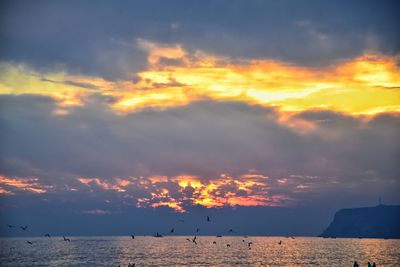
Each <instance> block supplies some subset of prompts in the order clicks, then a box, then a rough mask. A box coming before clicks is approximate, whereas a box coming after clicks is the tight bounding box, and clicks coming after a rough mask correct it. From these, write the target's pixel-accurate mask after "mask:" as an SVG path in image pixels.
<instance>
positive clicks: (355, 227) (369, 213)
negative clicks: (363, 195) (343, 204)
mask: <svg viewBox="0 0 400 267" xmlns="http://www.w3.org/2000/svg"><path fill="white" fill-rule="evenodd" d="M319 236H320V237H333V238H335V237H349V238H396V239H399V238H400V206H389V205H378V206H376V207H366V208H353V209H341V210H339V211H338V212H336V214H335V217H334V219H333V222H332V223H331V224H330V225H329V226H328V228H327V229H326V230H325V231H324V232H323V233H322V234H320V235H319Z"/></svg>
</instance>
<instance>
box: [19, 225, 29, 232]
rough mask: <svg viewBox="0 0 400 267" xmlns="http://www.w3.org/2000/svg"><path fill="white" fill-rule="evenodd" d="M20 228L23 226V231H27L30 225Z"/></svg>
mask: <svg viewBox="0 0 400 267" xmlns="http://www.w3.org/2000/svg"><path fill="white" fill-rule="evenodd" d="M19 228H21V229H22V230H23V231H26V229H27V228H28V226H27V225H26V226H20V227H19Z"/></svg>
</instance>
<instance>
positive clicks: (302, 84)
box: [0, 39, 400, 115]
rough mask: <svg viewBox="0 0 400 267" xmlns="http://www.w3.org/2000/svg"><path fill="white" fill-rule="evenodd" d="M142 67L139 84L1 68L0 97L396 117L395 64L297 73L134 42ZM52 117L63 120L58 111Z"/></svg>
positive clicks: (369, 60) (385, 61) (371, 58)
mask: <svg viewBox="0 0 400 267" xmlns="http://www.w3.org/2000/svg"><path fill="white" fill-rule="evenodd" d="M138 46H139V47H140V48H142V49H143V50H145V51H146V52H147V53H148V57H147V63H148V67H147V69H146V70H143V71H141V72H139V73H136V74H132V77H133V75H135V76H137V77H138V78H139V79H138V81H137V82H136V83H133V82H132V81H131V80H120V81H107V80H105V79H103V78H99V77H89V76H76V75H75V76H72V75H68V74H67V73H66V72H57V73H46V74H40V73H37V72H35V71H33V70H31V69H29V68H28V67H27V66H23V65H12V64H6V63H3V64H2V65H1V67H0V93H1V94H39V95H46V96H50V97H53V98H55V99H56V100H58V101H59V103H60V104H61V105H64V106H68V105H81V104H83V102H84V101H85V99H86V97H87V96H88V95H90V94H91V93H93V92H98V93H101V94H103V95H107V96H112V97H114V98H116V99H117V101H116V102H115V103H112V104H110V105H111V107H112V108H113V109H114V110H115V111H116V112H134V111H138V110H141V109H143V108H159V109H166V108H172V107H177V106H183V105H188V104H190V103H192V102H194V101H198V100H202V99H208V100H213V101H240V102H245V103H249V104H257V105H263V106H274V107H277V108H279V109H280V110H281V111H283V112H297V111H304V110H309V109H321V108H322V109H330V110H334V111H339V112H345V113H350V114H376V113H380V112H399V111H400V90H399V88H400V71H399V67H398V64H397V62H398V58H397V57H389V56H385V55H382V54H373V53H369V54H365V55H363V56H360V57H357V58H354V59H351V60H348V61H344V62H341V63H339V64H336V65H332V66H327V67H324V68H310V67H304V66H296V65H293V64H288V63H286V62H282V61H279V60H272V59H259V60H245V59H232V58H228V57H221V56H216V55H210V54H206V53H204V52H201V51H195V52H192V53H189V52H188V51H185V50H184V48H183V47H182V46H181V45H179V44H177V45H169V46H166V45H161V44H158V43H154V42H150V41H147V40H143V39H139V40H138ZM54 114H55V115H66V114H67V112H65V110H57V111H55V112H54Z"/></svg>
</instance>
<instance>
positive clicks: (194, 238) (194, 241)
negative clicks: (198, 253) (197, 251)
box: [192, 236, 197, 245]
mask: <svg viewBox="0 0 400 267" xmlns="http://www.w3.org/2000/svg"><path fill="white" fill-rule="evenodd" d="M196 238H197V236H194V237H193V239H192V242H193V243H195V244H196V245H197V242H196Z"/></svg>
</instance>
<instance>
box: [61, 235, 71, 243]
mask: <svg viewBox="0 0 400 267" xmlns="http://www.w3.org/2000/svg"><path fill="white" fill-rule="evenodd" d="M63 238H64V241H65V242H71V240H70V239H69V238H66V237H65V236H63Z"/></svg>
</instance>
